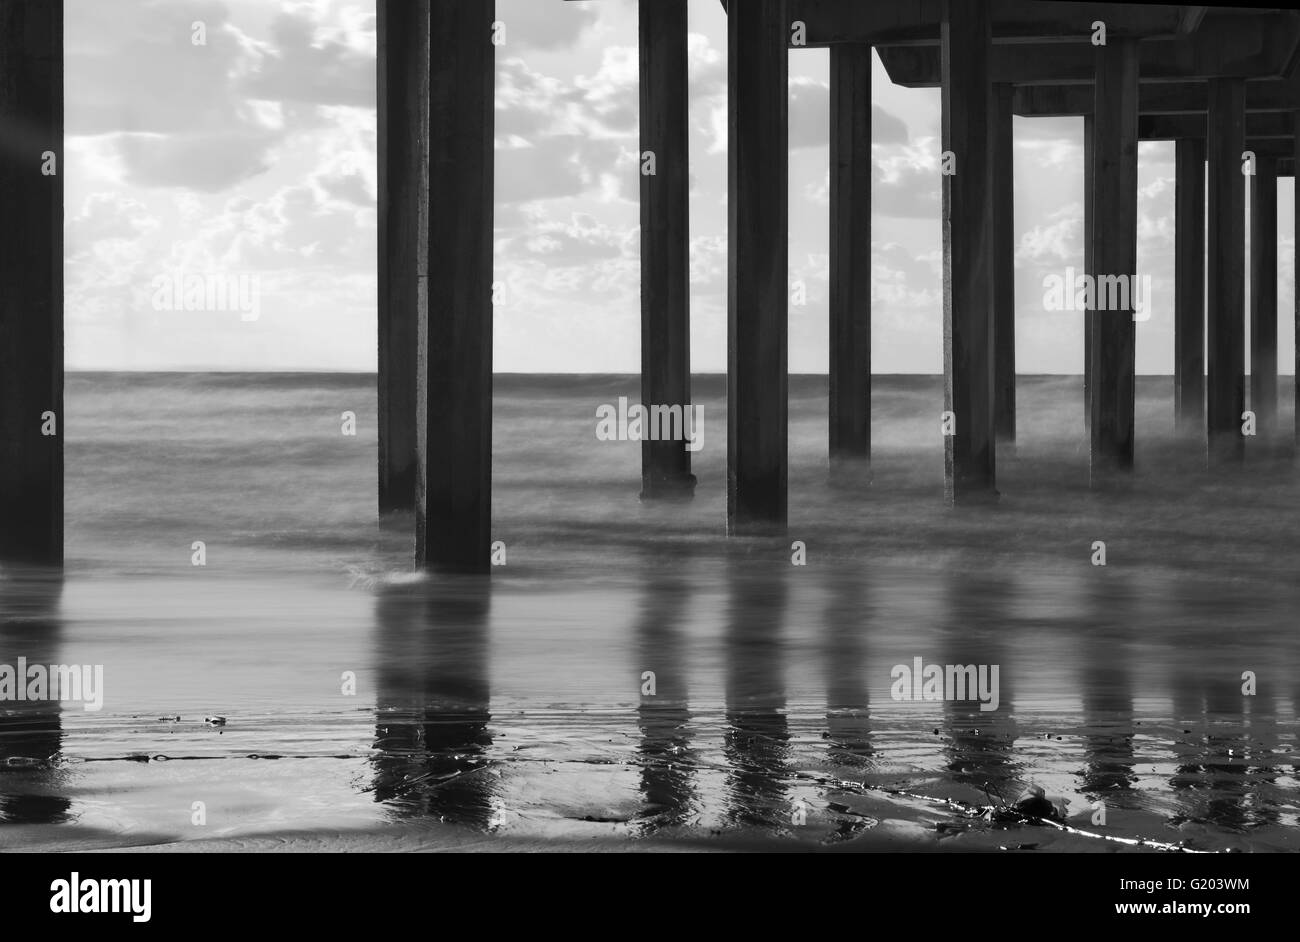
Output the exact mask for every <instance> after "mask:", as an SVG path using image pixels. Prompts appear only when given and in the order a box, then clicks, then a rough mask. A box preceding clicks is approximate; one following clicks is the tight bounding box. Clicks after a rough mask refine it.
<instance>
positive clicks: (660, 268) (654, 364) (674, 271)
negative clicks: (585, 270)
mask: <svg viewBox="0 0 1300 942" xmlns="http://www.w3.org/2000/svg"><path fill="white" fill-rule="evenodd" d="M639 16H640V19H639V36H640V72H641V75H640V78H641V83H640V86H641V119H640V120H641V160H642V161H643V162H644V161H647V160H650V159H653V160H654V169H655V172H654V173H653V174H648V173H644V172H643V173H642V174H641V400H642V402H643V403H644V404H645V405H646V406H650V405H666V406H670V407H671V406H680V407H681V412H682V421H683V423H685V421H686V417H687V415H688V413H689V411H690V402H691V314H690V280H691V261H690V254H691V246H690V233H689V229H690V222H689V211H688V207H689V199H690V162H689V153H690V151H689V145H688V133H687V132H688V125H687V81H686V0H640V10H639ZM684 428H685V426H684V425H683V429H684ZM683 434H684V431H683ZM694 493H695V477H694V475H692V474H691V453H690V452H689V451H687V450H686V448H685V443H684V442H683V441H672V440H655V441H652V440H650V439H649V438H646V439H643V440H642V442H641V498H642V499H643V500H645V499H650V498H659V497H691V496H692V495H693V494H694Z"/></svg>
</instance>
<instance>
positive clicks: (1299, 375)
mask: <svg viewBox="0 0 1300 942" xmlns="http://www.w3.org/2000/svg"><path fill="white" fill-rule="evenodd" d="M1291 118H1292V120H1293V121H1294V122H1295V130H1296V136H1295V145H1294V146H1295V156H1294V157H1293V164H1294V167H1300V112H1295V113H1294V114H1293V115H1292V116H1291ZM1292 173H1293V174H1294V175H1295V180H1294V183H1295V189H1294V197H1293V199H1294V201H1295V206H1294V207H1293V208H1294V218H1295V220H1296V228H1295V233H1296V235H1295V238H1294V240H1293V241H1294V243H1295V258H1294V259H1292V268H1291V271H1292V273H1293V275H1294V276H1295V285H1294V289H1295V290H1294V291H1293V294H1294V296H1295V312H1294V314H1293V316H1294V319H1295V337H1296V343H1295V392H1294V398H1295V423H1294V432H1295V445H1296V452H1297V454H1300V173H1296V171H1295V170H1294V168H1293V170H1292Z"/></svg>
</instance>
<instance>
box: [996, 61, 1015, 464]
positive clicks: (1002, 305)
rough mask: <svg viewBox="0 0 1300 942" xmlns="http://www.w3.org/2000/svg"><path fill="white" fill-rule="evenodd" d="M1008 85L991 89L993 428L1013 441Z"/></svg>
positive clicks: (1012, 227) (1012, 250)
mask: <svg viewBox="0 0 1300 942" xmlns="http://www.w3.org/2000/svg"><path fill="white" fill-rule="evenodd" d="M1013 91H1014V89H1013V88H1012V86H1010V85H995V86H994V87H993V341H994V345H995V354H994V365H993V375H994V391H993V427H994V431H995V432H996V433H997V438H998V441H999V442H1007V443H1009V444H1013V443H1014V442H1015V440H1016V203H1015V153H1014V152H1015V136H1014V134H1013V131H1012V114H1011V98H1012V93H1013Z"/></svg>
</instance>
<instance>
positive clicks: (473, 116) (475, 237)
mask: <svg viewBox="0 0 1300 942" xmlns="http://www.w3.org/2000/svg"><path fill="white" fill-rule="evenodd" d="M494 6H495V4H494V3H493V0H431V2H430V5H429V173H428V188H429V192H428V199H429V203H428V206H429V209H428V214H429V215H428V227H429V246H428V253H429V254H428V260H429V261H428V285H429V289H428V313H427V316H426V317H423V318H421V319H420V336H419V348H420V349H419V353H420V356H419V368H418V372H417V380H418V387H419V397H418V400H417V405H418V407H419V416H418V427H419V429H420V438H419V442H418V450H419V461H418V462H417V468H418V471H417V475H418V477H417V489H416V518H415V521H416V548H415V549H416V559H417V560H418V561H419V562H420V563H422V564H424V565H426V566H430V567H433V568H438V569H446V570H456V571H469V572H485V571H487V569H488V566H489V559H488V549H489V546H490V539H489V532H490V525H491V517H492V167H493V160H492V128H493V121H492V108H493V92H494V87H495V65H494V55H493V51H494V47H493V45H492V21H493V15H494V13H493V8H494Z"/></svg>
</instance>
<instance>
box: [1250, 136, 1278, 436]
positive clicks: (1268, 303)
mask: <svg viewBox="0 0 1300 942" xmlns="http://www.w3.org/2000/svg"><path fill="white" fill-rule="evenodd" d="M1250 409H1251V411H1252V412H1254V413H1255V433H1256V435H1257V436H1258V437H1259V438H1260V439H1261V440H1265V441H1266V440H1269V439H1272V438H1275V437H1276V435H1277V159H1276V158H1274V157H1267V156H1263V155H1261V156H1259V157H1258V158H1257V159H1256V160H1255V175H1254V176H1253V177H1251V204H1250Z"/></svg>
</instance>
